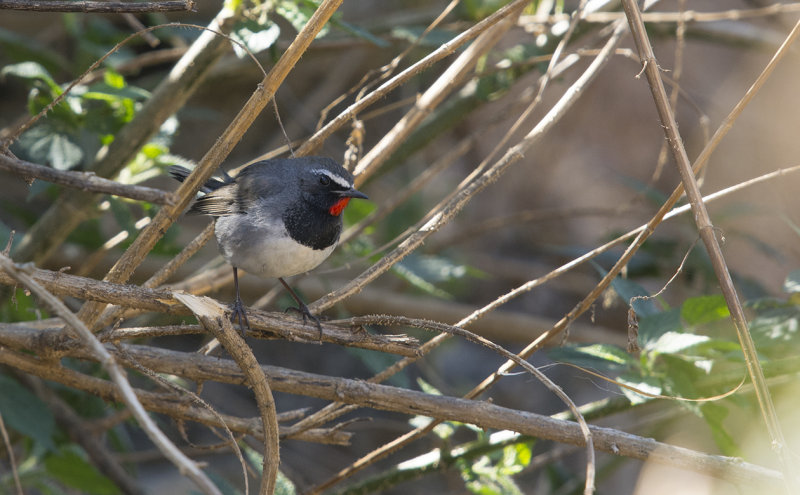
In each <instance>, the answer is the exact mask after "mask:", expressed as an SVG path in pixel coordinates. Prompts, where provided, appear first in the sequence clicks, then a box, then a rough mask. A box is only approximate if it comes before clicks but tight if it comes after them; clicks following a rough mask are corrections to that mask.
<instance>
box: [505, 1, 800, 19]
mask: <svg viewBox="0 0 800 495" xmlns="http://www.w3.org/2000/svg"><path fill="white" fill-rule="evenodd" d="M795 12H800V3H797V2H794V3H774V4H772V5H767V6H764V7H758V8H753V9H730V10H720V11H717V12H698V11H696V10H686V11H679V12H644V13H643V14H642V19H643V20H644V22H645V23H677V22H685V23H690V22H719V21H741V20H743V19H753V18H758V17H769V16H775V15H782V14H792V13H795ZM624 17H625V14H624V13H623V12H591V13H588V14H586V15H584V16H583V17H582V18H581V20H582V21H585V22H592V23H600V24H606V23H608V22H611V21H616V20H619V19H622V18H624ZM568 18H569V15H568V14H555V15H548V16H541V15H526V16H523V17H522V18H521V19H520V23H522V24H528V23H545V24H555V23H557V22H563V21H565V20H567V19H568Z"/></svg>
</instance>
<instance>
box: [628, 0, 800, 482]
mask: <svg viewBox="0 0 800 495" xmlns="http://www.w3.org/2000/svg"><path fill="white" fill-rule="evenodd" d="M622 5H623V8H624V9H625V15H626V16H627V18H628V23H629V25H630V28H631V33H632V34H633V39H634V42H635V43H636V48H637V50H638V52H639V58H640V59H641V61H642V64H644V73H645V75H646V76H647V81H648V83H649V85H650V91H651V92H652V94H653V100H654V102H655V104H656V110H657V111H658V116H659V118H660V120H661V124H662V127H663V128H664V133H665V135H666V137H667V141H668V143H669V146H670V149H671V150H672V154H673V157H674V158H675V162H676V164H677V166H678V171H679V172H680V175H681V182H682V183H683V186H684V189H685V190H686V196H687V197H688V199H689V202H690V204H691V206H692V212H693V213H694V216H695V223H696V224H697V229H698V231H699V232H700V237H701V239H702V240H703V243H704V244H705V246H706V250H707V251H708V256H709V258H710V259H711V265H712V266H713V268H714V273H715V274H716V276H717V279H718V281H719V284H720V289H721V290H722V293H723V295H724V297H725V301H726V302H727V304H728V309H729V310H730V314H731V320H732V321H733V324H734V327H735V328H736V333H737V335H738V337H739V343H740V344H741V346H742V353H743V354H744V360H745V364H746V366H747V371H748V373H749V375H750V379H751V380H752V381H753V386H754V389H755V392H756V398H757V400H758V404H759V407H760V408H761V415H762V416H763V418H764V421H765V423H766V425H767V430H768V432H769V435H770V438H771V440H772V445H773V448H774V449H775V450H776V451H777V453H778V455H779V457H780V459H781V462H782V463H783V473H784V478H785V480H784V481H785V482H786V483H787V486H786V488H787V490H788V489H789V484H790V483H791V479H792V478H791V476H792V472H793V470H792V468H791V466H792V465H791V463H790V461H789V459H788V453H787V451H786V445H785V440H784V436H783V432H782V430H781V427H780V423H779V421H778V415H777V413H776V412H775V406H774V404H773V402H772V397H771V395H770V393H769V388H768V387H767V382H766V380H765V378H764V371H763V370H762V368H761V363H760V362H759V361H758V355H757V353H756V348H755V344H754V343H753V339H752V337H751V335H750V330H749V328H748V324H747V319H746V318H745V315H744V310H743V309H742V304H741V302H740V301H739V296H738V294H737V292H736V287H734V285H733V280H732V279H731V274H730V272H729V270H728V266H727V264H726V263H725V258H724V256H723V254H722V249H721V248H720V245H719V242H718V241H717V237H716V235H715V233H714V226H713V224H712V223H711V218H710V217H709V215H708V210H707V209H706V207H705V203H704V202H703V198H702V195H701V194H700V188H699V186H698V184H697V180H696V178H695V176H694V172H693V171H692V166H691V162H690V161H689V157H688V155H687V154H686V148H685V147H684V145H683V140H682V138H681V135H680V132H679V131H678V124H677V122H676V121H675V115H674V114H673V112H672V109H671V108H670V105H669V98H668V97H667V92H666V89H665V88H664V83H663V81H662V80H661V74H660V68H659V66H658V62H657V61H656V58H655V54H654V53H653V47H652V45H651V44H650V40H649V38H648V36H647V32H646V31H645V27H644V22H643V21H642V16H641V12H640V11H639V8H638V6H637V5H636V2H635V0H622Z"/></svg>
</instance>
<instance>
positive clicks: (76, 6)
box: [0, 0, 195, 14]
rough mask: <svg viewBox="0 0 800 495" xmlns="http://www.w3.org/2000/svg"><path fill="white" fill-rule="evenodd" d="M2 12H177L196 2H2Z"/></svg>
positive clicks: (0, 0) (190, 9) (77, 0)
mask: <svg viewBox="0 0 800 495" xmlns="http://www.w3.org/2000/svg"><path fill="white" fill-rule="evenodd" d="M0 10H27V11H36V12H84V13H87V14H88V13H102V14H121V13H123V12H127V13H136V14H141V13H147V12H175V11H179V10H187V11H193V10H195V6H194V0H185V1H184V0H164V1H161V2H96V1H92V0H0Z"/></svg>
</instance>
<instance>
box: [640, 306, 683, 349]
mask: <svg viewBox="0 0 800 495" xmlns="http://www.w3.org/2000/svg"><path fill="white" fill-rule="evenodd" d="M681 328H682V324H681V311H680V309H678V308H672V309H668V310H666V311H662V312H660V313H655V314H651V315H646V316H642V317H640V318H639V345H640V346H641V347H643V348H645V347H647V346H648V345H649V344H651V343H652V342H655V341H657V340H658V339H659V337H661V336H662V335H664V334H665V333H667V332H677V331H679V330H681Z"/></svg>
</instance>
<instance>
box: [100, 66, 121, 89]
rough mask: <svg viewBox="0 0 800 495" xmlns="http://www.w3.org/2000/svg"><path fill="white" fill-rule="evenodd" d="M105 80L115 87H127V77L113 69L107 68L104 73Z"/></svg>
mask: <svg viewBox="0 0 800 495" xmlns="http://www.w3.org/2000/svg"><path fill="white" fill-rule="evenodd" d="M103 81H104V82H105V83H106V84H107V85H109V86H111V87H112V88H115V89H122V88H124V87H125V78H124V77H123V76H122V74H120V73H119V72H116V71H114V70H112V69H106V71H105V72H104V73H103Z"/></svg>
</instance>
